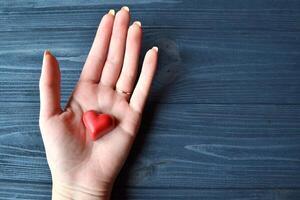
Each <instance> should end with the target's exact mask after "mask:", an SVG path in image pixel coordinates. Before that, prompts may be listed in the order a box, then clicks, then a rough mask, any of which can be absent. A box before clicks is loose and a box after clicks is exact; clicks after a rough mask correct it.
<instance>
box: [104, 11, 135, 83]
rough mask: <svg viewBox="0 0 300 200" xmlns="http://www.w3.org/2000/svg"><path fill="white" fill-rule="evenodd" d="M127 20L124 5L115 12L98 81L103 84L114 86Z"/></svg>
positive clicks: (124, 40) (122, 49) (123, 45)
mask: <svg viewBox="0 0 300 200" xmlns="http://www.w3.org/2000/svg"><path fill="white" fill-rule="evenodd" d="M129 21H130V14H129V8H128V7H126V6H125V7H123V8H122V9H121V10H120V11H119V12H118V13H117V14H116V18H115V22H114V27H113V32H112V36H111V41H110V45H109V50H108V55H107V59H106V62H105V65H104V68H103V72H102V75H101V81H100V82H101V84H103V85H105V86H110V87H114V86H115V84H116V81H117V79H118V76H119V74H120V70H121V66H122V64H123V59H124V51H125V44H126V37H127V31H128V24H129Z"/></svg>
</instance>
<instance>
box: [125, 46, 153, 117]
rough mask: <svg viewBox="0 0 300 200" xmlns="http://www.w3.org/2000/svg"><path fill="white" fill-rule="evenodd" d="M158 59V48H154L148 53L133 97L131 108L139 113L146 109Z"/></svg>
mask: <svg viewBox="0 0 300 200" xmlns="http://www.w3.org/2000/svg"><path fill="white" fill-rule="evenodd" d="M157 57H158V48H157V47H153V48H152V49H150V50H149V51H148V52H147V53H146V56H145V59H144V63H143V67H142V71H141V75H140V77H139V80H138V82H137V84H136V86H135V88H134V91H133V94H132V96H131V99H130V106H131V107H132V108H133V109H134V110H135V111H137V112H138V113H142V111H143V109H144V106H145V103H146V100H147V97H148V94H149V91H150V88H151V83H152V80H153V77H154V74H155V71H156V66H157Z"/></svg>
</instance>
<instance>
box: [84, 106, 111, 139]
mask: <svg viewBox="0 0 300 200" xmlns="http://www.w3.org/2000/svg"><path fill="white" fill-rule="evenodd" d="M83 123H84V125H85V127H86V128H87V129H88V130H89V131H90V134H91V138H92V140H94V141H95V140H97V139H98V138H99V137H102V136H103V135H104V134H106V133H107V132H109V131H110V130H111V129H112V128H113V127H114V126H115V120H114V118H113V117H112V116H111V115H109V114H98V113H96V112H95V111H93V110H90V111H87V112H85V113H84V114H83Z"/></svg>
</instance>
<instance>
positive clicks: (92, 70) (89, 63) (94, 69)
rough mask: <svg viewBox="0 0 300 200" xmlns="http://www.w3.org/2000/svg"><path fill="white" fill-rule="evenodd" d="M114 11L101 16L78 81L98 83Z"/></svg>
mask: <svg viewBox="0 0 300 200" xmlns="http://www.w3.org/2000/svg"><path fill="white" fill-rule="evenodd" d="M114 15H115V11H114V10H110V11H109V12H108V13H107V14H106V15H104V16H103V18H102V20H101V22H100V25H99V28H98V30H97V33H96V36H95V39H94V42H93V45H92V47H91V50H90V52H89V55H88V57H87V60H86V62H85V65H84V67H83V70H82V73H81V76H80V80H83V81H91V82H94V83H98V82H99V80H100V75H101V71H102V68H103V66H104V63H105V60H106V57H107V49H108V46H109V42H110V38H111V33H112V27H113V24H114V18H115V17H114Z"/></svg>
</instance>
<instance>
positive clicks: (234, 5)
mask: <svg viewBox="0 0 300 200" xmlns="http://www.w3.org/2000/svg"><path fill="white" fill-rule="evenodd" d="M124 3H126V5H129V6H130V7H134V8H135V7H142V8H144V9H153V8H155V9H157V10H160V9H164V8H165V9H172V8H173V9H174V8H177V9H179V8H181V9H194V8H203V9H224V10H225V9H229V8H231V9H268V8H269V9H271V8H273V9H276V8H277V9H289V10H293V9H299V8H300V3H299V1H297V0H264V1H261V0H243V1H240V0H232V1H230V3H228V1H224V0H214V1H206V0H189V1H179V0H139V1H136V0H134V1H127V2H124V1H122V0H112V1H105V0H100V1H99V0H90V1H88V2H86V1H84V0H77V1H74V0H64V1H60V0H52V1H51V2H49V1H45V0H40V1H37V0H27V1H26V2H23V1H17V0H11V1H1V7H0V8H1V10H3V11H5V10H12V9H25V8H29V9H31V8H45V9H49V10H50V9H51V8H52V9H58V8H60V7H69V8H73V7H79V8H84V7H87V6H88V7H92V6H93V7H96V6H98V7H110V6H115V7H117V8H119V7H120V6H122V5H124Z"/></svg>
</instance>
